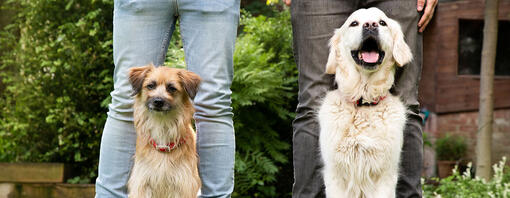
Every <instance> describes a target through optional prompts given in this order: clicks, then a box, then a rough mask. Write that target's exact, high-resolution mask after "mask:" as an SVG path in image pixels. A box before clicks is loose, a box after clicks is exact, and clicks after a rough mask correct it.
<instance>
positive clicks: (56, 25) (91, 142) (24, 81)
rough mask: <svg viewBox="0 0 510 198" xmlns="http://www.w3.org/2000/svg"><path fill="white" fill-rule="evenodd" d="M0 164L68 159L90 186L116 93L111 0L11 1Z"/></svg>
mask: <svg viewBox="0 0 510 198" xmlns="http://www.w3.org/2000/svg"><path fill="white" fill-rule="evenodd" d="M6 7H11V8H15V9H16V12H17V13H18V15H17V16H16V19H15V22H14V23H13V24H11V25H9V26H8V27H7V28H6V30H5V31H3V32H2V33H1V40H0V42H1V43H2V45H1V49H0V51H3V52H4V54H3V55H2V57H1V62H0V70H1V71H2V73H1V78H2V79H3V83H4V84H5V86H6V88H5V90H4V91H3V93H2V95H1V98H0V100H1V101H0V108H1V112H0V160H1V161H35V162H66V163H71V164H74V165H76V166H77V167H79V168H78V169H77V170H78V175H82V177H84V178H89V179H86V180H87V181H88V182H90V181H91V180H90V179H91V178H94V177H95V173H96V169H97V162H98V152H99V140H100V137H101V130H102V128H103V125H104V122H105V118H106V114H105V111H106V105H105V104H107V102H108V101H109V100H105V99H106V98H107V96H108V93H109V92H110V91H111V89H112V87H113V86H112V73H113V72H112V69H113V62H112V58H111V57H112V32H111V29H112V24H111V21H112V13H111V11H112V8H113V2H111V1H85V0H82V1H57V0H44V1H30V0H22V1H9V2H8V3H7V5H6Z"/></svg>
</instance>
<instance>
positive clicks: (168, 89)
mask: <svg viewBox="0 0 510 198" xmlns="http://www.w3.org/2000/svg"><path fill="white" fill-rule="evenodd" d="M166 91H168V92H170V93H173V92H175V91H177V88H175V87H174V86H173V85H171V84H170V85H167V86H166Z"/></svg>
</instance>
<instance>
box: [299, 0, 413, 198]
mask: <svg viewBox="0 0 510 198" xmlns="http://www.w3.org/2000/svg"><path fill="white" fill-rule="evenodd" d="M368 7H378V8H379V9H381V10H382V11H384V12H385V13H386V15H387V16H388V17H390V18H393V19H395V20H397V21H398V22H399V23H400V24H401V26H402V31H403V32H404V34H405V37H406V42H407V44H408V45H409V47H410V48H411V50H412V52H413V54H414V61H413V62H412V63H410V64H408V65H406V66H404V67H403V69H401V70H398V71H397V74H396V80H395V86H394V90H393V91H394V93H395V94H400V95H401V98H402V100H403V102H404V103H405V104H406V105H407V107H408V121H407V123H406V128H405V131H404V146H403V150H402V155H401V164H400V175H399V180H398V185H397V197H421V194H422V193H421V191H422V190H421V184H420V175H421V169H422V155H423V146H422V145H423V140H422V125H421V122H422V119H421V117H420V116H419V115H418V113H419V103H418V83H419V80H420V75H421V65H422V35H421V34H419V33H418V28H417V24H418V20H419V18H420V14H419V13H418V12H417V11H416V0H389V1H385V0H293V1H292V4H291V15H292V29H293V36H294V56H295V60H296V64H297V66H298V69H299V95H298V100H299V104H298V106H297V110H296V112H297V116H296V118H295V120H294V122H293V128H294V132H293V163H294V185H293V189H292V197H294V198H311V197H324V196H325V195H324V184H323V180H322V177H321V168H322V164H321V163H322V162H321V161H322V160H321V157H320V153H319V142H318V136H319V124H318V122H317V120H316V111H317V108H318V107H319V103H320V99H321V98H322V97H323V96H324V95H325V93H326V91H328V90H331V89H332V88H333V84H334V82H333V78H334V77H333V76H332V75H328V74H325V73H324V71H325V66H326V61H327V58H328V52H329V47H328V41H329V39H330V38H331V37H332V36H333V31H334V29H336V28H339V27H340V26H341V25H342V24H343V23H344V21H345V20H346V19H347V17H348V16H349V15H350V14H351V13H352V12H354V11H355V10H357V9H359V8H368Z"/></svg>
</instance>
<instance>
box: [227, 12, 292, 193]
mask: <svg viewBox="0 0 510 198" xmlns="http://www.w3.org/2000/svg"><path fill="white" fill-rule="evenodd" d="M241 26H242V27H243V29H242V33H241V35H240V36H239V38H238V40H237V43H236V50H235V55H234V71H235V74H234V81H233V83H232V92H233V93H232V101H233V105H232V106H233V108H234V115H235V116H234V124H235V129H236V139H237V143H236V145H237V156H236V187H235V188H236V194H234V196H239V197H275V196H281V195H279V194H277V193H276V188H275V187H274V186H272V185H271V184H274V183H275V182H276V174H277V173H278V171H279V169H280V167H281V165H282V164H285V163H288V157H287V156H286V154H285V152H286V151H287V150H289V149H290V145H289V143H287V142H285V141H283V140H282V139H281V137H280V135H281V134H283V135H287V134H288V135H290V134H291V131H292V129H291V127H290V126H291V120H292V118H293V117H294V114H293V113H292V112H293V111H294V109H293V108H294V106H293V105H292V104H294V103H295V102H294V101H295V98H296V97H295V96H296V93H297V90H296V89H297V88H296V87H295V86H296V85H297V83H296V79H297V70H296V67H295V64H294V59H293V56H292V37H291V35H292V31H291V25H290V14H289V12H288V11H284V12H281V13H276V14H275V15H274V17H266V16H263V15H259V16H257V17H253V16H251V15H250V14H249V13H247V12H243V15H242V18H241ZM288 135H287V136H288ZM289 185H290V184H289ZM241 195H246V196H241Z"/></svg>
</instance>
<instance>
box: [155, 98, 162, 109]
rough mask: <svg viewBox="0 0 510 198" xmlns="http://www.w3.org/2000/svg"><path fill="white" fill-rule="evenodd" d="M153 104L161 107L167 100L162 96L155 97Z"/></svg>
mask: <svg viewBox="0 0 510 198" xmlns="http://www.w3.org/2000/svg"><path fill="white" fill-rule="evenodd" d="M152 104H154V107H156V108H161V107H163V105H165V101H164V100H163V99H162V98H154V100H153V101H152Z"/></svg>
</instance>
